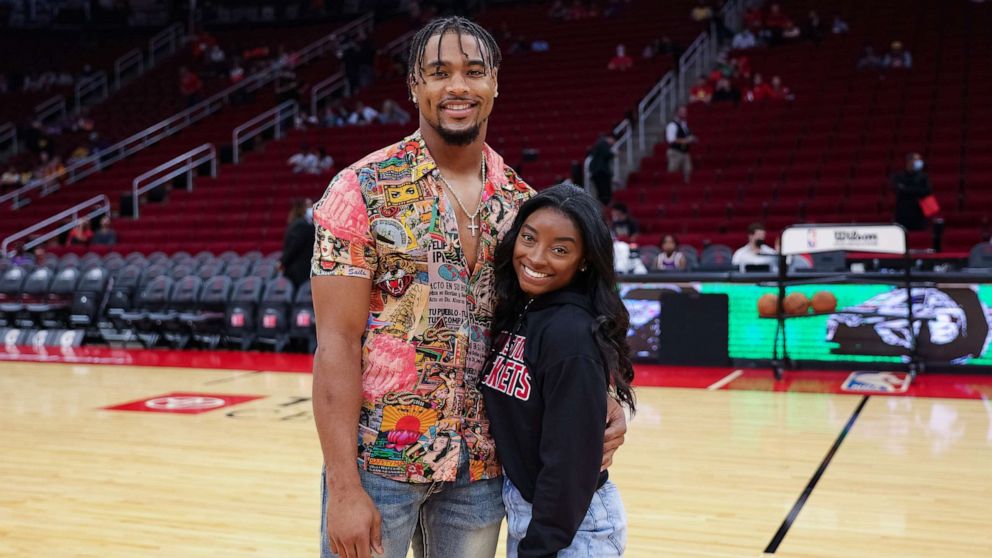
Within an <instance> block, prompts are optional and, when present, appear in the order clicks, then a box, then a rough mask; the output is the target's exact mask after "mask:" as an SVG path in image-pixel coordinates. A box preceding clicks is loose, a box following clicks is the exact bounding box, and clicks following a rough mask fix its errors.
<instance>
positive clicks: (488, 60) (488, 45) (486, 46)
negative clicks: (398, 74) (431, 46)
mask: <svg viewBox="0 0 992 558" xmlns="http://www.w3.org/2000/svg"><path fill="white" fill-rule="evenodd" d="M448 32H451V33H456V34H457V35H458V45H459V48H461V44H462V43H461V40H462V35H468V36H469V37H474V38H475V42H476V44H478V46H479V52H480V53H481V54H482V62H483V63H484V64H485V66H486V68H487V69H488V70H489V71H495V70H497V69H499V65H500V63H501V62H502V61H503V55H502V54H501V53H500V51H499V45H497V44H496V39H494V38H493V36H492V35H491V34H490V33H489V31H486V30H485V28H483V27H482V26H481V25H479V24H478V23H475V22H474V21H471V20H468V19H465V18H463V17H458V16H451V17H442V18H437V19H435V20H433V21H431V22H430V23H428V24H427V25H425V26H424V27H423V28H422V29H421V30H420V31H417V34H416V35H414V36H413V39H412V40H411V41H410V56H409V59H408V60H407V80H408V81H409V82H410V83H411V84H413V83H418V82H420V81H422V80H424V69H423V63H424V56H425V55H426V54H427V43H428V42H429V41H430V40H431V37H433V36H435V35H440V36H442V37H443V36H444V34H445V33H448ZM462 54H464V55H465V56H468V53H466V52H465V51H464V50H463V51H462ZM437 56H438V58H440V57H441V43H440V42H438V46H437Z"/></svg>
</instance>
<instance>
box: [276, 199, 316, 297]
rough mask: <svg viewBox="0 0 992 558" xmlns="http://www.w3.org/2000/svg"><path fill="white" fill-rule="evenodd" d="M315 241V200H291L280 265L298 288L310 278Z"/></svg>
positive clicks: (284, 273) (283, 272)
mask: <svg viewBox="0 0 992 558" xmlns="http://www.w3.org/2000/svg"><path fill="white" fill-rule="evenodd" d="M313 241H314V228H313V201H311V200H309V199H302V198H297V199H294V200H293V201H292V202H290V209H289V217H288V219H287V224H286V236H285V237H284V238H283V243H282V257H281V258H280V259H279V265H280V268H281V271H282V274H283V275H285V276H286V278H287V279H289V280H290V281H292V282H293V285H294V286H295V287H296V288H297V289H298V288H300V285H302V284H303V283H306V282H307V281H308V280H309V279H310V261H311V258H312V256H313Z"/></svg>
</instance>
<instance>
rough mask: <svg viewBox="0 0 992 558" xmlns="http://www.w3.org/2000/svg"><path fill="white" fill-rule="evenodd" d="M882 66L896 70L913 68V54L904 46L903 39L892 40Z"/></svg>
mask: <svg viewBox="0 0 992 558" xmlns="http://www.w3.org/2000/svg"><path fill="white" fill-rule="evenodd" d="M882 66H883V67H885V68H891V69H894V70H910V69H912V68H913V55H912V54H910V53H909V51H908V50H906V49H905V48H903V46H902V42H901V41H892V44H891V45H889V52H888V53H887V54H886V55H885V56H884V57H883V58H882Z"/></svg>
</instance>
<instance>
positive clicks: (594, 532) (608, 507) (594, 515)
mask: <svg viewBox="0 0 992 558" xmlns="http://www.w3.org/2000/svg"><path fill="white" fill-rule="evenodd" d="M503 479H504V480H503V503H504V504H505V505H506V525H507V534H506V558H517V546H518V545H519V544H520V541H521V540H523V538H524V536H525V535H527V527H528V526H530V518H531V505H530V503H529V502H528V501H527V500H524V497H523V496H522V495H521V494H520V491H519V490H517V487H516V486H513V483H512V482H510V478H509V477H506V476H504V477H503ZM626 547H627V514H626V512H624V509H623V501H621V500H620V491H619V490H617V487H616V485H615V484H613V483H612V482H610V481H606V484H604V485H603V486H602V487H601V488H600V489H599V490H597V491H596V493H595V494H594V495H593V497H592V503H590V504H589V511H588V512H586V516H585V518H584V519H583V520H582V524H581V525H579V530H578V532H576V533H575V538H573V539H572V544H570V545H569V546H568V548H565V549H562V550H560V551H558V558H588V557H595V558H602V557H605V556H623V552H624V549H625V548H626Z"/></svg>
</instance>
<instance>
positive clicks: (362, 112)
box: [348, 101, 379, 126]
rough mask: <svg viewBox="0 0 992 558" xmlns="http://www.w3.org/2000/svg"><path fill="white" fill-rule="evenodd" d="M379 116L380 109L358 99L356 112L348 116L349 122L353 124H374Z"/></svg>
mask: <svg viewBox="0 0 992 558" xmlns="http://www.w3.org/2000/svg"><path fill="white" fill-rule="evenodd" d="M378 118H379V111H377V110H375V109H374V108H372V107H367V106H365V103H363V102H361V101H358V103H356V104H355V112H353V113H351V115H350V116H348V124H351V125H352V126H365V125H368V124H372V123H373V122H375V121H376V120H377V119H378Z"/></svg>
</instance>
